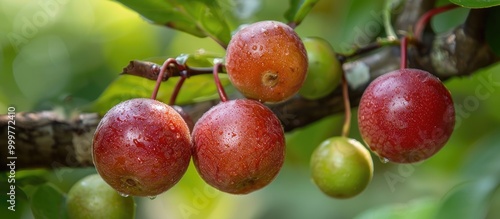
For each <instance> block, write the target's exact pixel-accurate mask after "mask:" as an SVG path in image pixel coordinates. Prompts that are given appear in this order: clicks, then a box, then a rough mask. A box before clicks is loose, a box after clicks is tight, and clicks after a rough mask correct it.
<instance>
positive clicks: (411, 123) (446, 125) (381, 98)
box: [358, 69, 455, 163]
mask: <svg viewBox="0 0 500 219" xmlns="http://www.w3.org/2000/svg"><path fill="white" fill-rule="evenodd" d="M358 124H359V130H360V133H361V136H362V138H363V140H364V141H365V142H366V144H367V145H368V146H369V147H370V149H371V150H372V151H373V152H375V153H376V154H378V155H379V156H380V157H381V158H386V159H388V160H389V161H391V162H396V163H413V162H418V161H422V160H425V159H427V158H429V157H431V156H432V155H434V154H435V153H437V152H438V151H439V150H440V149H441V148H442V147H443V146H444V145H445V144H446V142H447V141H448V139H449V137H450V135H451V133H452V132H453V128H454V125H455V108H454V106H453V100H452V98H451V95H450V92H449V91H448V90H447V89H446V87H445V86H444V85H443V84H442V83H441V81H440V80H439V79H438V78H437V77H435V76H433V75H431V74H430V73H428V72H426V71H422V70H418V69H403V70H396V71H393V72H390V73H387V74H384V75H382V76H380V77H378V78H376V79H375V80H374V81H373V82H372V83H371V84H370V85H369V86H368V87H367V89H366V90H365V92H364V94H363V96H362V97H361V101H360V104H359V111H358Z"/></svg>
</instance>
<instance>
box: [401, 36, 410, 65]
mask: <svg viewBox="0 0 500 219" xmlns="http://www.w3.org/2000/svg"><path fill="white" fill-rule="evenodd" d="M407 47H408V38H407V37H406V36H403V38H401V62H400V63H401V65H400V67H399V68H400V69H405V68H406V66H407V57H406V56H407Z"/></svg>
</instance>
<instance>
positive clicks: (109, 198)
mask: <svg viewBox="0 0 500 219" xmlns="http://www.w3.org/2000/svg"><path fill="white" fill-rule="evenodd" d="M66 207H67V209H68V216H69V218H71V219H80V218H82V219H83V218H89V219H93V218H107V219H113V218H117V219H126V218H134V215H135V203H134V199H133V198H132V197H122V196H121V195H119V194H118V192H117V191H116V190H114V189H113V188H111V186H109V185H108V184H107V183H106V182H104V180H103V179H102V178H101V176H99V174H92V175H90V176H87V177H85V178H83V179H81V180H80V181H78V182H77V183H76V184H75V185H73V187H71V189H70V190H69V192H68V198H67V200H66Z"/></svg>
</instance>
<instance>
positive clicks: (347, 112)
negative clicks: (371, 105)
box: [342, 70, 351, 137]
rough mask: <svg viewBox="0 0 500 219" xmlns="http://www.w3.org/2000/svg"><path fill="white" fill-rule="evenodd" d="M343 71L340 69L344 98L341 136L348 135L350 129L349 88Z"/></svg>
mask: <svg viewBox="0 0 500 219" xmlns="http://www.w3.org/2000/svg"><path fill="white" fill-rule="evenodd" d="M345 74H346V73H345V71H344V70H342V97H343V99H344V111H345V118H344V125H343V126H342V136H344V137H348V136H349V130H350V129H351V102H350V101H349V88H348V84H347V78H346V76H345Z"/></svg>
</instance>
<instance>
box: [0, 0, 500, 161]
mask: <svg viewBox="0 0 500 219" xmlns="http://www.w3.org/2000/svg"><path fill="white" fill-rule="evenodd" d="M429 2H432V1H408V2H407V4H406V6H405V8H404V10H403V11H402V12H401V14H400V16H399V17H398V18H397V20H396V23H395V26H396V28H397V30H405V31H407V30H409V29H410V28H412V25H413V24H414V23H415V22H416V20H417V19H418V17H419V16H420V15H422V14H423V13H424V12H425V11H426V10H428V9H429V8H430V7H432V5H433V3H432V4H431V3H429ZM487 14H488V9H481V11H479V10H471V13H470V14H469V17H468V18H467V21H466V22H465V23H464V25H461V26H459V27H457V28H455V29H454V30H452V31H450V32H448V33H442V34H435V33H432V32H429V31H427V32H426V35H425V37H424V40H423V42H422V43H421V44H419V45H418V46H417V47H414V48H412V49H410V50H409V57H410V62H409V66H410V67H414V68H420V69H424V70H427V71H429V72H431V73H433V74H435V75H436V76H438V77H440V78H441V79H442V80H446V79H447V78H450V77H457V76H463V75H469V74H472V73H473V72H475V71H476V70H478V69H480V68H483V67H485V66H488V65H491V64H493V63H495V62H497V61H498V60H499V59H498V57H496V56H495V55H494V54H493V53H492V51H491V50H490V48H489V46H488V45H487V43H486V42H485V40H484V34H483V33H484V25H483V24H484V19H485V17H486V16H487ZM399 53H400V51H399V47H398V46H387V47H383V48H380V49H377V50H375V51H373V52H370V53H367V54H364V55H362V56H358V57H356V58H355V59H353V60H349V61H348V62H346V63H344V65H343V68H344V70H345V72H346V76H347V79H348V81H349V90H350V91H349V92H350V100H351V106H353V107H355V106H357V105H358V103H359V99H360V97H361V95H362V93H363V91H364V89H365V88H366V86H367V85H368V84H369V83H370V81H372V80H373V79H374V78H376V77H378V76H380V75H382V74H384V73H387V72H390V71H392V70H395V69H398V68H399V61H400V59H399ZM342 101H343V100H342V94H341V90H340V88H338V89H337V90H335V91H334V92H332V93H331V94H330V95H329V96H327V97H325V98H322V99H319V100H307V99H304V98H302V97H300V96H296V97H294V98H292V99H290V100H288V101H286V102H283V103H279V104H273V105H269V107H270V108H271V109H272V110H273V111H274V112H275V113H276V115H277V116H278V117H279V118H280V120H281V121H282V124H283V126H284V128H285V131H291V130H293V129H296V128H300V127H303V126H306V125H308V124H310V123H312V122H314V121H317V120H319V119H321V118H324V117H326V116H329V115H332V114H334V113H338V112H342V111H343V110H344V109H343V104H342ZM217 102H218V101H207V102H202V103H197V104H194V105H189V106H184V109H185V111H186V112H188V113H189V114H190V115H191V116H192V118H193V119H194V120H195V121H196V120H197V119H198V118H199V117H200V116H201V115H202V114H203V113H204V112H206V111H207V110H208V109H209V108H210V107H212V106H213V105H215V104H217ZM7 121H8V117H7V115H0V135H1V139H7V131H6V130H7V126H8V125H7ZM98 122H99V116H98V115H97V114H94V113H90V114H80V115H77V116H74V117H72V118H64V117H63V116H60V115H58V114H57V113H56V112H35V113H19V114H17V115H16V125H15V126H16V135H15V136H16V144H15V152H16V155H17V160H16V168H18V169H26V168H35V167H44V168H58V167H83V166H90V165H92V159H91V153H90V151H91V150H90V147H91V141H92V135H93V133H94V130H95V128H96V126H97V124H98ZM0 144H1V148H2V150H1V154H0V156H1V159H2V163H7V160H6V158H7V157H8V156H9V155H8V154H7V150H6V148H7V145H6V141H4V140H2V141H0ZM0 169H1V170H7V169H8V167H7V166H5V165H3V166H2V167H1V168H0Z"/></svg>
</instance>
